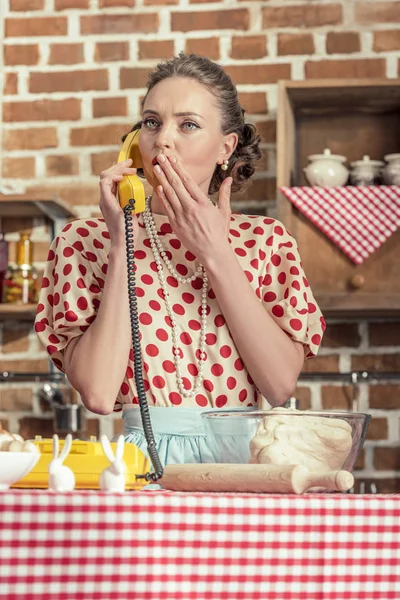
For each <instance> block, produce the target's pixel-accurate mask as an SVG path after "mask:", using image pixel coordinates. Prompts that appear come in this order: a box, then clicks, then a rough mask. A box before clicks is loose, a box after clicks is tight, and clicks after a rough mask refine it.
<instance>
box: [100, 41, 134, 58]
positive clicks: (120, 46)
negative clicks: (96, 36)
mask: <svg viewBox="0 0 400 600" xmlns="http://www.w3.org/2000/svg"><path fill="white" fill-rule="evenodd" d="M128 58H129V43H128V42H102V43H99V44H96V49H95V60H96V61H97V62H111V61H115V60H128Z"/></svg>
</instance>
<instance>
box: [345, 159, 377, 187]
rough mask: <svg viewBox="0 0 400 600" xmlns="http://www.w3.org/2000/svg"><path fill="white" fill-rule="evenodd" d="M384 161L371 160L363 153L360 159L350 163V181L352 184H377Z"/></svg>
mask: <svg viewBox="0 0 400 600" xmlns="http://www.w3.org/2000/svg"><path fill="white" fill-rule="evenodd" d="M383 166H384V163H383V162H382V161H381V160H371V159H370V157H369V156H368V155H367V154H365V155H364V156H363V157H362V160H355V161H354V162H352V163H350V167H351V172H350V183H351V184H352V185H378V184H379V183H380V182H381V172H382V167H383Z"/></svg>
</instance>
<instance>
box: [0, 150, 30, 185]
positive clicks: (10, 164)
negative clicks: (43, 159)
mask: <svg viewBox="0 0 400 600" xmlns="http://www.w3.org/2000/svg"><path fill="white" fill-rule="evenodd" d="M2 175H3V177H10V178H13V177H15V178H16V179H32V178H33V177H35V175H36V172H35V159H34V158H33V157H31V156H24V157H23V158H3V169H2Z"/></svg>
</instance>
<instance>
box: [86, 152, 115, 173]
mask: <svg viewBox="0 0 400 600" xmlns="http://www.w3.org/2000/svg"><path fill="white" fill-rule="evenodd" d="M116 157H117V152H97V153H96V154H92V155H91V156H90V161H91V165H92V171H91V172H92V175H97V176H99V175H100V173H101V172H102V171H104V170H105V169H108V168H109V167H111V165H112V164H113V163H114V162H115V161H116Z"/></svg>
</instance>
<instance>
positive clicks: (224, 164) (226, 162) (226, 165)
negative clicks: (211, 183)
mask: <svg viewBox="0 0 400 600" xmlns="http://www.w3.org/2000/svg"><path fill="white" fill-rule="evenodd" d="M228 165H229V160H224V163H223V164H222V165H221V169H222V170H223V171H227V170H228Z"/></svg>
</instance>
